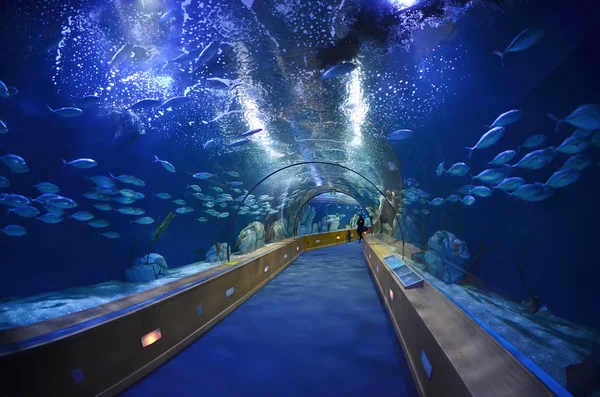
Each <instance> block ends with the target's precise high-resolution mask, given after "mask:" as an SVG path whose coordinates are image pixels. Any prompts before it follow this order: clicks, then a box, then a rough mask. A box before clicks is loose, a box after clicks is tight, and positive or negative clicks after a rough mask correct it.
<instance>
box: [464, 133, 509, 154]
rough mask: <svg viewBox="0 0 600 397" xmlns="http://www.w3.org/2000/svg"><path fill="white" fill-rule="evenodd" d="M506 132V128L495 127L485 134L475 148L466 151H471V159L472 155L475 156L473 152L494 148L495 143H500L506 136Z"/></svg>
mask: <svg viewBox="0 0 600 397" xmlns="http://www.w3.org/2000/svg"><path fill="white" fill-rule="evenodd" d="M504 131H506V129H505V128H504V127H494V128H492V129H490V130H489V131H488V132H486V133H485V134H483V136H482V137H481V138H480V139H479V141H477V143H476V144H475V146H473V147H465V149H468V150H469V159H471V155H472V154H473V150H475V149H485V148H487V147H490V146H492V145H493V144H494V143H496V142H498V140H499V139H500V138H502V136H503V135H504Z"/></svg>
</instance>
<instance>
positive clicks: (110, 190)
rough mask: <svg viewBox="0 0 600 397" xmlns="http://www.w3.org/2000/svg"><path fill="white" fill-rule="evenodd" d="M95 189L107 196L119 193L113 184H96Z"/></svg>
mask: <svg viewBox="0 0 600 397" xmlns="http://www.w3.org/2000/svg"><path fill="white" fill-rule="evenodd" d="M96 191H97V192H99V193H102V194H106V195H109V196H115V195H117V194H119V189H117V188H116V187H115V186H97V187H96Z"/></svg>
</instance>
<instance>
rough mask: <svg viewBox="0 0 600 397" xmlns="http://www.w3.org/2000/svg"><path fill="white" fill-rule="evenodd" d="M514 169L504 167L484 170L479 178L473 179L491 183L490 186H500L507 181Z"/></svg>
mask: <svg viewBox="0 0 600 397" xmlns="http://www.w3.org/2000/svg"><path fill="white" fill-rule="evenodd" d="M511 172H512V169H511V168H510V167H508V166H507V167H502V168H492V169H487V170H483V171H482V172H480V173H479V174H478V175H477V176H474V177H473V180H475V179H479V180H480V181H482V182H485V183H490V184H494V185H496V184H498V183H500V182H501V181H502V180H503V179H505V178H506V177H507V176H508V175H509V174H510V173H511Z"/></svg>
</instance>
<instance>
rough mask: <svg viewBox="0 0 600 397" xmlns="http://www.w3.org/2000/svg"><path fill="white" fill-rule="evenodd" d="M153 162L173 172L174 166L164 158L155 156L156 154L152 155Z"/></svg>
mask: <svg viewBox="0 0 600 397" xmlns="http://www.w3.org/2000/svg"><path fill="white" fill-rule="evenodd" d="M154 162H155V163H160V165H162V166H163V168H164V169H165V170H167V171H169V172H175V167H174V166H173V164H171V163H169V162H168V161H166V160H161V159H159V158H158V156H156V155H154Z"/></svg>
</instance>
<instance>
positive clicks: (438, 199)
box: [429, 197, 444, 207]
mask: <svg viewBox="0 0 600 397" xmlns="http://www.w3.org/2000/svg"><path fill="white" fill-rule="evenodd" d="M443 203H444V199H443V198H441V197H436V198H434V199H433V200H431V202H430V203H429V204H431V205H433V206H436V207H437V206H438V205H440V204H443Z"/></svg>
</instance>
